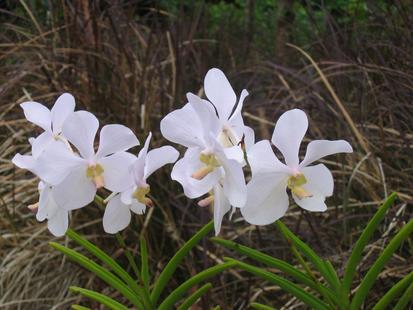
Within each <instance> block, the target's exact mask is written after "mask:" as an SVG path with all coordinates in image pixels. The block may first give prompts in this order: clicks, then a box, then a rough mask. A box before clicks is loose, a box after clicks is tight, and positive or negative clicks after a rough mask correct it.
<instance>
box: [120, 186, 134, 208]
mask: <svg viewBox="0 0 413 310" xmlns="http://www.w3.org/2000/svg"><path fill="white" fill-rule="evenodd" d="M136 189H137V186H133V187H130V188H128V189H126V190H124V191H123V192H121V193H120V200H121V201H122V203H124V204H125V205H131V204H132V200H133V197H132V195H133V193H134V192H135V191H136Z"/></svg>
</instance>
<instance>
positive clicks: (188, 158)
mask: <svg viewBox="0 0 413 310" xmlns="http://www.w3.org/2000/svg"><path fill="white" fill-rule="evenodd" d="M200 154H201V150H200V149H199V148H190V149H188V150H187V151H186V152H185V155H184V157H183V158H181V159H180V160H178V161H177V162H176V164H175V165H174V167H173V169H172V173H171V177H172V180H175V181H177V182H179V183H180V184H181V185H182V187H183V189H184V193H185V196H187V197H189V198H197V197H199V196H202V195H204V194H206V193H207V192H209V191H210V190H211V189H212V188H213V186H214V185H215V184H216V183H217V182H218V180H219V178H220V177H221V175H222V170H221V169H219V168H217V169H215V170H214V171H212V172H211V173H209V174H207V175H206V176H205V177H204V178H203V179H201V180H197V179H195V178H193V177H192V174H193V173H194V172H195V171H197V170H199V169H200V168H202V167H203V164H202V163H201V161H200V160H199V156H200Z"/></svg>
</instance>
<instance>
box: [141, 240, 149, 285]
mask: <svg viewBox="0 0 413 310" xmlns="http://www.w3.org/2000/svg"><path fill="white" fill-rule="evenodd" d="M140 250H141V276H142V281H143V284H144V285H145V287H146V289H147V290H149V285H150V276H149V258H148V247H147V246H146V240H145V238H144V237H141V238H140Z"/></svg>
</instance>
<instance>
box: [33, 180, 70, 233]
mask: <svg viewBox="0 0 413 310" xmlns="http://www.w3.org/2000/svg"><path fill="white" fill-rule="evenodd" d="M36 207H37V213H36V219H37V220H38V221H39V222H42V221H44V220H46V219H47V228H48V229H49V231H50V232H51V233H52V234H53V235H54V236H56V237H61V236H63V235H64V234H65V233H66V231H67V228H68V226H69V212H70V211H68V210H66V209H63V208H61V207H59V205H58V204H57V203H56V200H55V199H54V195H53V188H52V187H51V186H50V185H47V184H45V183H44V182H42V181H40V182H39V202H38V204H36Z"/></svg>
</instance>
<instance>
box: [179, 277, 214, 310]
mask: <svg viewBox="0 0 413 310" xmlns="http://www.w3.org/2000/svg"><path fill="white" fill-rule="evenodd" d="M211 288H212V284H211V283H206V284H204V285H203V286H201V287H200V288H199V289H197V290H196V291H195V292H194V293H193V294H192V295H191V296H189V297H188V298H187V299H185V300H184V302H183V303H182V304H181V305H180V306H179V307H178V308H177V310H189V309H191V307H192V306H193V305H194V304H195V303H196V302H197V301H198V300H199V298H201V296H202V295H204V294H205V293H206V292H208V291H209V290H210V289H211Z"/></svg>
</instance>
